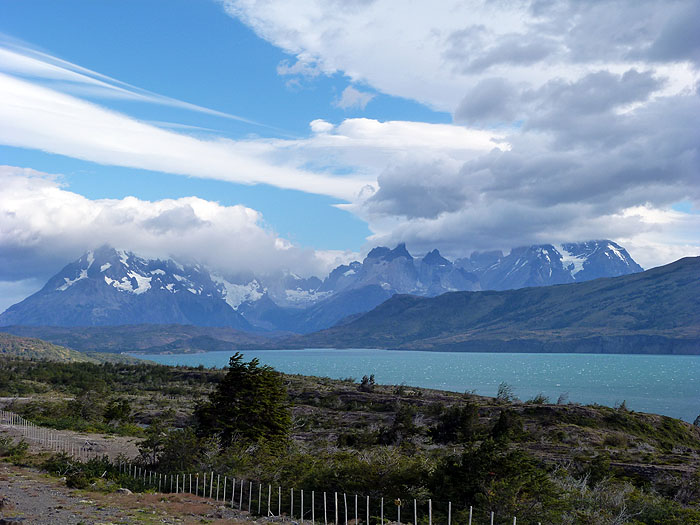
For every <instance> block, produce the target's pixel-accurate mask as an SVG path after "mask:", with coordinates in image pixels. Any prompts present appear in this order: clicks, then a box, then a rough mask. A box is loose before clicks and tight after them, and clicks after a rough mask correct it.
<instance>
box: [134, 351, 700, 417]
mask: <svg viewBox="0 0 700 525" xmlns="http://www.w3.org/2000/svg"><path fill="white" fill-rule="evenodd" d="M242 353H243V354H244V355H245V359H246V360H250V359H252V358H253V357H257V358H258V359H259V360H260V362H261V363H264V364H267V365H270V366H272V367H274V368H275V369H277V370H279V371H280V372H285V373H288V374H303V375H312V376H324V377H331V378H335V379H342V378H347V377H353V378H355V379H356V380H358V381H359V379H360V378H361V377H362V376H363V375H370V374H374V376H375V378H376V381H377V383H381V384H389V385H399V384H405V385H407V386H420V387H425V388H437V389H441V390H452V391H455V392H465V391H474V392H476V393H477V394H481V395H486V396H495V395H496V391H497V390H498V385H499V384H500V383H501V382H502V381H505V382H506V383H508V384H510V385H511V386H512V387H513V390H514V392H515V394H516V395H517V396H518V397H519V398H520V399H522V400H527V399H530V398H532V397H534V396H535V395H537V394H539V393H543V394H544V395H546V396H549V398H550V399H551V401H552V402H556V400H557V398H558V397H559V396H560V395H561V394H563V393H568V400H569V401H570V402H573V403H581V404H592V403H598V404H601V405H608V406H615V405H617V404H620V403H621V402H622V401H625V402H626V403H627V407H628V408H630V409H631V410H636V411H639V412H654V413H658V414H664V415H667V416H673V417H677V418H681V419H684V420H685V421H689V422H692V421H694V420H695V418H696V417H697V416H698V415H699V414H700V356H662V355H601V354H493V353H471V352H470V353H460V352H416V351H398V350H371V349H351V350H331V349H312V350H246V351H245V352H242ZM230 356H231V352H209V353H203V354H190V355H140V356H137V357H143V358H144V359H150V360H152V361H156V362H158V363H162V364H166V365H188V366H198V365H200V364H201V365H203V366H205V367H217V368H221V367H224V366H226V365H227V364H228V359H229V357H230Z"/></svg>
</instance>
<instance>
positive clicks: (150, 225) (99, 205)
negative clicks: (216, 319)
mask: <svg viewBox="0 0 700 525" xmlns="http://www.w3.org/2000/svg"><path fill="white" fill-rule="evenodd" d="M0 185H1V186H2V188H3V191H2V192H1V193H0V282H3V281H5V282H11V281H21V280H27V279H32V278H36V277H37V276H39V278H43V279H46V278H47V277H49V276H51V275H52V274H53V273H55V272H56V271H58V270H59V269H60V268H62V267H63V265H65V264H66V263H67V262H69V261H71V260H73V259H75V258H77V257H78V256H80V255H81V254H82V253H83V251H84V250H86V249H88V248H96V247H98V246H100V245H102V244H105V243H108V244H110V245H112V246H114V247H117V248H126V249H129V250H133V251H135V252H137V253H140V254H143V255H147V256H151V257H174V258H176V259H178V260H183V261H198V262H202V263H205V264H207V265H208V266H210V267H211V268H213V269H214V270H216V271H217V272H219V273H222V274H224V275H235V274H241V273H243V274H248V273H251V272H253V271H254V272H255V273H256V274H265V273H274V272H277V271H279V270H281V269H282V268H287V269H290V270H292V271H294V272H297V273H299V274H301V275H307V276H308V275H323V274H324V273H326V272H327V271H328V270H329V269H330V268H333V267H335V266H337V265H338V264H341V263H343V262H347V260H348V259H349V258H351V257H353V256H354V254H352V253H345V252H335V251H326V252H323V251H314V250H311V249H304V248H301V247H299V246H295V245H294V244H292V243H291V242H289V241H288V240H286V239H284V238H281V237H279V236H278V235H277V234H275V232H274V231H271V230H270V229H269V228H268V227H266V226H265V224H264V220H263V217H262V215H261V214H260V213H259V212H258V211H256V210H253V209H251V208H248V207H245V206H240V205H237V206H223V205H221V204H218V203H216V202H212V201H207V200H204V199H200V198H197V197H186V198H180V199H164V200H160V201H144V200H140V199H137V198H135V197H126V198H124V199H99V200H90V199H87V198H85V197H83V196H82V195H78V194H76V193H73V192H70V191H67V190H65V189H63V188H62V187H61V184H60V179H59V178H57V177H54V176H51V175H47V174H44V173H39V172H36V171H33V170H28V169H20V168H14V167H10V166H1V167H0ZM242 247H244V249H242ZM34 285H35V283H34V282H27V286H34Z"/></svg>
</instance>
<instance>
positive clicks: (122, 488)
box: [117, 487, 133, 494]
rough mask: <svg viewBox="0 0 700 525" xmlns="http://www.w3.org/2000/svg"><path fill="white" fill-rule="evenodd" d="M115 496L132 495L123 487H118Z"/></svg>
mask: <svg viewBox="0 0 700 525" xmlns="http://www.w3.org/2000/svg"><path fill="white" fill-rule="evenodd" d="M117 494H133V492H131V491H130V490H129V489H125V488H124V487H119V488H118V489H117Z"/></svg>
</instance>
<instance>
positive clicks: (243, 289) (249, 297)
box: [211, 275, 267, 310]
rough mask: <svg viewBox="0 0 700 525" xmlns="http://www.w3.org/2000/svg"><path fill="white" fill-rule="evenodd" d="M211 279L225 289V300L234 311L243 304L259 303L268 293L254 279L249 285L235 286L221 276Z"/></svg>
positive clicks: (223, 291)
mask: <svg viewBox="0 0 700 525" xmlns="http://www.w3.org/2000/svg"><path fill="white" fill-rule="evenodd" d="M211 278H212V280H213V281H214V282H216V283H219V284H220V285H221V286H222V287H223V290H222V295H223V299H224V301H226V302H227V303H228V305H229V306H230V307H231V308H233V309H234V310H238V307H239V306H240V305H241V304H242V303H245V302H255V301H257V300H258V299H260V298H261V297H262V296H263V295H265V292H267V288H263V287H262V286H260V283H259V282H258V281H257V279H253V280H252V281H250V282H249V283H248V284H234V283H231V282H229V281H227V280H226V279H224V278H223V277H221V276H219V275H212V276H211Z"/></svg>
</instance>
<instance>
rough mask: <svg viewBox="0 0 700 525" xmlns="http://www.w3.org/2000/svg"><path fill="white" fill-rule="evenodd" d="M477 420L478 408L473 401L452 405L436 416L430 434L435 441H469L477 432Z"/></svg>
mask: <svg viewBox="0 0 700 525" xmlns="http://www.w3.org/2000/svg"><path fill="white" fill-rule="evenodd" d="M478 422H479V410H478V408H477V406H476V405H474V404H473V403H467V404H464V405H462V406H452V407H449V408H448V409H446V410H444V411H443V412H442V413H441V414H440V415H439V416H438V421H437V423H436V424H435V426H433V427H432V428H431V429H430V435H431V437H432V438H433V440H434V441H436V442H437V443H464V442H470V441H472V440H473V439H474V437H475V436H476V434H477V427H478Z"/></svg>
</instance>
